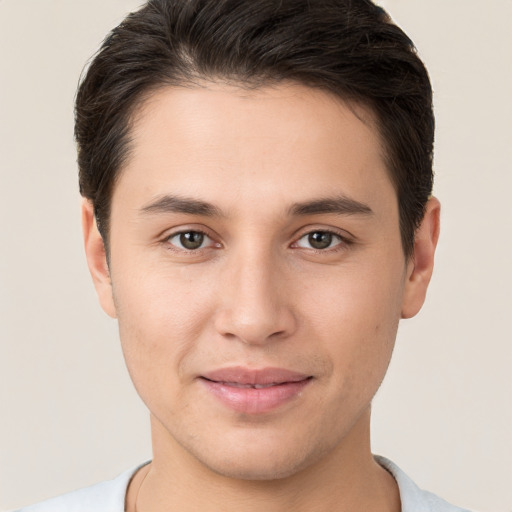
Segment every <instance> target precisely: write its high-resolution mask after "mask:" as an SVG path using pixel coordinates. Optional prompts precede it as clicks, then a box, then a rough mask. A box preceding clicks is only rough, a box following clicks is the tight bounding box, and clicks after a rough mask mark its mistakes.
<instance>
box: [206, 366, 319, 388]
mask: <svg viewBox="0 0 512 512" xmlns="http://www.w3.org/2000/svg"><path fill="white" fill-rule="evenodd" d="M201 377H202V378H204V379H208V380H211V381H213V382H224V383H235V384H245V385H266V384H283V383H285V382H300V381H303V380H306V379H309V378H310V375H306V374H304V373H300V372H296V371H292V370H287V369H285V368H261V369H251V368H245V367H242V366H232V367H229V368H220V369H217V370H213V371H211V372H207V373H204V374H202V375H201Z"/></svg>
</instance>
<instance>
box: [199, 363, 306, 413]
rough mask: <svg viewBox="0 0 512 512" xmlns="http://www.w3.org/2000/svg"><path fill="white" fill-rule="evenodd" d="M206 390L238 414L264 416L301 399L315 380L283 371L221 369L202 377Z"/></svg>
mask: <svg viewBox="0 0 512 512" xmlns="http://www.w3.org/2000/svg"><path fill="white" fill-rule="evenodd" d="M200 380H201V382H202V383H203V384H204V386H205V387H206V389H207V390H208V391H209V392H210V393H211V394H212V395H213V396H214V397H215V398H217V399H218V400H220V402H221V403H223V404H224V405H225V406H227V407H229V408H230V409H232V410H234V411H236V412H242V413H245V414H261V413H265V412H269V411H272V410H274V409H277V408H278V407H280V406H283V405H284V404H286V403H288V402H290V401H293V400H294V399H298V398H299V397H300V396H301V394H302V391H303V390H304V388H305V387H306V386H307V385H308V384H309V383H310V382H311V380H312V377H311V376H309V375H305V374H303V373H298V372H294V371H290V370H287V369H283V368H264V369H259V370H252V369H248V368H243V367H231V368H222V369H219V370H215V371H212V372H208V373H205V374H204V375H201V376H200Z"/></svg>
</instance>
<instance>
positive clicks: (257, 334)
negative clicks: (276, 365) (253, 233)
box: [215, 252, 297, 345]
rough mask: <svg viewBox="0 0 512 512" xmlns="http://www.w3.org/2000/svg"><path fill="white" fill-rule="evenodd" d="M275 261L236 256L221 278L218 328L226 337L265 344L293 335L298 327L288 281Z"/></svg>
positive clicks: (256, 256) (217, 318)
mask: <svg viewBox="0 0 512 512" xmlns="http://www.w3.org/2000/svg"><path fill="white" fill-rule="evenodd" d="M275 259H276V258H272V256H267V255H264V254H255V253H254V252H253V254H251V255H241V254H240V255H237V256H235V255H233V257H232V258H230V261H229V263H227V264H226V268H225V271H224V272H222V275H221V276H220V277H221V289H220V294H221V300H220V304H221V305H220V307H219V309H218V310H217V313H216V318H215V328H216V330H217V332H218V333H220V334H221V335H222V336H224V337H228V338H233V339H238V340H240V341H241V342H243V343H246V344H249V345H264V344H267V343H269V342H272V341H277V340H282V339H285V338H288V337H289V336H291V335H292V334H293V333H294V332H295V330H296V328H297V319H296V315H295V314H294V311H293V307H292V299H293V297H292V296H291V294H290V293H289V291H290V290H289V287H288V286H287V278H286V275H285V272H283V269H282V268H280V266H279V265H278V264H277V262H276V261H275Z"/></svg>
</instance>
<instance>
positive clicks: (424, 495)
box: [375, 456, 470, 512]
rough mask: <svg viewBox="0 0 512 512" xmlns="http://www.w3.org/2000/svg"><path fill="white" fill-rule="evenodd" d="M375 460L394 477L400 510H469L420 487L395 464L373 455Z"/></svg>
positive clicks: (467, 511)
mask: <svg viewBox="0 0 512 512" xmlns="http://www.w3.org/2000/svg"><path fill="white" fill-rule="evenodd" d="M375 460H376V461H377V462H378V463H379V464H380V465H381V466H382V467H383V468H385V469H387V470H388V471H389V472H390V473H391V474H392V475H393V477H394V479H395V480H396V482H397V484H398V489H399V491H400V499H401V501H402V512H470V511H469V510H467V509H463V508H459V507H456V506H454V505H450V504H449V503H448V502H446V501H444V500H443V499H441V498H440V497H439V496H436V495H435V494H432V493H431V492H428V491H424V490H423V489H420V488H419V487H418V486H417V485H416V484H415V483H414V482H413V481H412V480H411V479H410V478H409V477H408V476H407V475H406V474H405V473H404V472H403V471H402V470H401V469H400V468H399V467H398V466H397V465H396V464H394V463H393V462H391V461H390V460H388V459H386V458H384V457H380V456H375Z"/></svg>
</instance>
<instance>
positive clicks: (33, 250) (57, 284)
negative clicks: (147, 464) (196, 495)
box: [0, 0, 512, 512]
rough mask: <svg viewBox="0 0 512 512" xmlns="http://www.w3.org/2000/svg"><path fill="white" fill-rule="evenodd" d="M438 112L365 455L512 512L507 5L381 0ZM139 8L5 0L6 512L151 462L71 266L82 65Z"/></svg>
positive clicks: (0, 281)
mask: <svg viewBox="0 0 512 512" xmlns="http://www.w3.org/2000/svg"><path fill="white" fill-rule="evenodd" d="M382 4H383V5H384V6H385V7H387V8H388V9H389V10H390V12H391V14H392V15H393V17H394V18H395V20H396V21H397V22H398V23H399V24H400V25H401V26H402V27H403V28H404V29H405V30H406V32H408V34H409V35H410V36H411V37H412V38H413V40H414V41H415V42H416V44H417V46H418V48H419V51H420V54H421V55H422V56H423V58H424V60H425V61H426V63H427V66H428V67H429V69H430V72H431V75H432V79H433V83H434V88H435V99H436V112H437V123H438V131H437V151H436V163H435V168H436V172H437V184H436V193H437V195H438V196H439V197H440V199H441V200H442V202H443V205H444V210H443V233H442V238H441V245H440V248H439V254H438V259H437V268H436V272H435V276H434V281H433V283H432V287H431V290H430V295H429V298H428V302H427V304H426V306H425V308H424V311H423V312H422V313H421V314H420V316H419V317H418V318H416V319H413V320H410V321H407V322H404V323H403V324H402V326H401V328H400V334H399V340H398V345H397V349H396V353H395V358H394V361H393V363H392V366H391V371H390V374H389V375H388V378H387V380H386V381H385V384H384V385H383V387H382V389H381V390H380V392H379V394H378V396H377V399H376V401H375V406H374V419H373V424H374V425H373V427H374V436H373V443H374V451H375V452H377V453H381V454H384V455H386V456H388V457H390V458H392V459H393V460H395V461H396V462H397V463H398V464H399V465H401V466H402V467H403V469H405V470H406V471H407V472H408V473H410V475H411V476H412V477H413V478H414V479H415V480H416V481H417V482H418V484H419V485H420V486H422V487H425V488H428V489H430V490H432V491H434V492H436V493H438V494H441V495H442V496H444V497H445V498H446V499H448V500H451V501H453V502H455V503H457V504H460V505H463V506H465V507H469V508H472V509H477V510H480V511H481V512H491V511H492V512H511V511H512V384H511V381H512V378H511V368H512V331H511V316H512V314H511V313H512V291H511V290H512V270H511V269H512V214H511V211H512V208H511V204H510V197H511V195H512V170H511V161H512V151H511V148H512V135H511V134H512V127H511V123H512V100H511V96H512V36H511V33H512V31H511V29H510V20H511V19H512V1H511V0H486V1H485V2H483V1H480V0H478V1H477V0H428V1H427V0H387V1H385V2H384V1H383V2H382ZM137 5H138V2H135V1H131V0H130V1H127V0H0V251H1V252H0V322H1V334H0V510H7V509H10V508H13V507H17V506H20V505H23V504H27V503H30V502H34V501H37V500H40V499H43V498H45V497H48V496H51V495H55V494H58V493H62V492H64V491H66V490H70V489H73V488H76V487H80V486H84V485H88V484H92V483H94V482H96V481H98V480H101V479H106V478H110V477H113V476H115V475H116V474H118V473H119V472H121V471H123V470H124V469H126V468H128V467H130V466H132V465H135V464H136V463H138V462H140V461H142V460H144V459H147V458H149V457H150V444H149V428H148V421H147V415H146V413H145V410H144V407H143V406H142V404H141V403H140V401H139V399H138V397H137V396H136V394H135V392H134V391H133V390H132V388H131V384H130V382H129V379H128V377H127V373H126V371H125V369H124V366H123V361H122V356H121V352H120V349H119V345H118V340H117V331H116V325H115V323H114V322H113V321H111V320H109V319H108V318H107V317H106V316H105V315H104V314H103V313H102V311H101V310H100V308H99V306H98V305H97V303H96V298H95V294H94V291H93V287H92V284H91V283H90V281H89V276H88V273H87V269H86V265H85V260H84V257H83V255H82V247H81V239H80V233H79V228H80V224H79V210H78V206H79V197H78V192H77V184H76V165H75V153H74V143H73V138H72V129H73V122H72V104H73V96H74V91H75V87H76V83H77V79H78V76H79V74H80V71H81V68H82V66H83V64H84V63H85V62H86V60H87V58H88V57H89V56H90V55H91V54H92V53H93V51H94V50H95V49H96V47H97V45H98V44H99V42H100V41H101V39H102V38H103V36H104V35H105V34H106V32H107V30H108V29H110V28H112V27H113V26H114V25H115V24H117V23H118V22H119V21H120V20H121V19H122V17H123V16H124V14H125V13H126V12H128V11H129V10H130V9H133V8H135V7H136V6H137Z"/></svg>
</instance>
